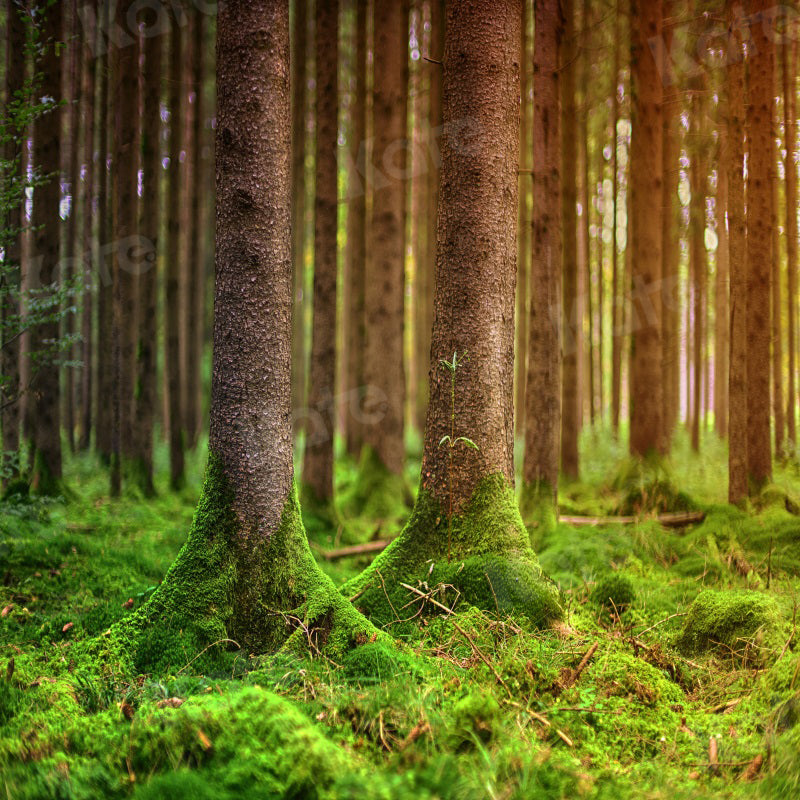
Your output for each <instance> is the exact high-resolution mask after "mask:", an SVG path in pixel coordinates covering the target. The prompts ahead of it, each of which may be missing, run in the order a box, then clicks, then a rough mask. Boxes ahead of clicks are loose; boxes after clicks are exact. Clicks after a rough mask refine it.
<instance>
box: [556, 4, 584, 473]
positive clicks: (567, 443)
mask: <svg viewBox="0 0 800 800" xmlns="http://www.w3.org/2000/svg"><path fill="white" fill-rule="evenodd" d="M562 7H563V13H564V19H565V23H566V26H565V29H564V37H563V39H562V45H563V46H562V52H561V54H560V64H561V67H560V69H561V70H562V80H561V120H562V128H561V135H562V144H561V147H562V151H561V180H562V206H561V230H562V237H563V239H562V245H563V250H562V269H563V286H562V290H563V301H562V303H563V310H562V315H563V317H562V320H563V322H562V324H563V331H562V336H563V363H562V369H563V371H562V383H561V392H562V394H561V471H562V472H563V473H564V475H565V476H566V477H567V478H570V479H574V478H577V477H578V432H579V430H580V427H581V416H582V414H581V407H580V392H579V385H578V372H579V370H578V354H579V352H580V342H579V337H581V338H582V330H581V329H582V324H581V315H580V308H579V305H580V304H579V298H578V219H577V212H576V204H577V200H578V186H577V179H576V175H575V167H576V164H577V163H578V140H577V136H578V130H577V127H578V126H577V122H576V114H575V58H576V51H577V42H576V34H575V11H574V4H573V0H564V3H563V6H562Z"/></svg>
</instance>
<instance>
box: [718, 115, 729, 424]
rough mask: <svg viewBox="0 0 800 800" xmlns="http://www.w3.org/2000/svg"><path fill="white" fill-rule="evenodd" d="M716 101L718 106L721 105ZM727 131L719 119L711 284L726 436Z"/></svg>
mask: <svg viewBox="0 0 800 800" xmlns="http://www.w3.org/2000/svg"><path fill="white" fill-rule="evenodd" d="M724 102H725V101H724V100H720V105H721V106H722V105H723V104H724ZM728 171H729V167H728V130H727V120H726V119H720V120H719V139H718V145H717V197H716V208H715V212H716V228H717V253H716V276H715V283H714V429H715V431H716V433H717V436H719V437H720V438H725V437H726V436H727V435H728V357H729V352H730V336H729V332H730V310H729V302H728V287H729V283H730V278H729V263H730V260H729V251H728V228H727V222H726V212H727V209H728Z"/></svg>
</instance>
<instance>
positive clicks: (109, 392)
mask: <svg viewBox="0 0 800 800" xmlns="http://www.w3.org/2000/svg"><path fill="white" fill-rule="evenodd" d="M99 5H100V14H101V17H100V26H101V31H102V30H108V25H109V4H108V3H103V2H100V3H99ZM103 26H105V27H103ZM100 35H102V33H101V34H100ZM110 61H111V59H110V58H109V51H108V49H104V51H103V52H102V53H101V55H100V59H99V62H98V66H97V70H98V75H99V76H100V91H99V102H98V106H99V108H98V114H97V119H98V128H99V146H98V157H97V164H98V171H99V174H98V181H97V182H98V185H97V206H98V210H97V227H98V230H97V242H98V245H99V252H98V262H97V271H96V277H97V382H96V386H97V392H96V398H95V408H96V409H97V415H96V417H95V425H96V434H95V446H96V447H97V450H98V452H99V453H100V455H101V457H102V458H103V459H104V460H105V461H110V460H111V402H110V401H111V398H112V396H113V394H114V371H113V366H112V361H113V348H112V334H111V328H112V315H113V308H112V306H113V289H114V287H113V284H112V281H111V264H110V262H111V259H110V254H109V253H108V250H107V249H106V245H108V244H109V243H110V241H111V172H110V170H109V158H110V156H111V148H110V141H111V127H112V126H111V109H110V103H109V83H110V81H109V75H108V73H109V69H108V68H109V64H110Z"/></svg>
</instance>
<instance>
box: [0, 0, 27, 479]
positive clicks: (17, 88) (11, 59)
mask: <svg viewBox="0 0 800 800" xmlns="http://www.w3.org/2000/svg"><path fill="white" fill-rule="evenodd" d="M21 14H22V11H21V9H19V7H18V6H17V4H16V2H14V0H7V3H6V75H5V83H6V85H5V90H6V103H8V101H9V100H10V99H11V98H12V97H14V96H15V95H16V94H17V92H21V91H22V89H23V86H24V83H25V64H26V59H25V55H24V54H25V25H24V22H23V18H22V16H21ZM13 133H14V136H11V137H9V138H8V139H7V141H6V143H5V147H4V152H3V157H4V158H5V160H6V162H7V163H8V164H9V165H10V166H11V165H13V169H14V172H15V174H14V176H13V179H14V180H16V181H19V182H20V185H23V181H24V180H25V162H24V159H23V146H24V144H23V143H24V140H25V138H26V136H25V131H24V130H15V131H13ZM9 177H11V175H9ZM23 207H24V201H23V202H20V203H18V204H15V205H14V206H12V208H11V209H10V210H9V214H8V216H7V217H6V219H5V220H4V223H5V226H6V229H7V230H8V231H12V232H14V231H15V233H12V234H11V236H10V237H9V238H7V239H6V240H5V253H4V255H3V257H4V261H5V265H4V266H5V269H6V275H7V276H8V277H9V278H10V279H11V282H12V285H11V286H9V287H8V288H9V290H10V292H9V293H6V292H4V293H3V307H2V320H3V323H4V324H3V326H2V330H3V332H4V336H3V339H4V341H3V342H2V348H0V357H1V359H2V360H0V374H2V375H3V377H4V379H5V383H4V384H3V385H2V392H0V406H1V407H2V411H1V412H0V424H2V428H3V439H2V447H0V450H2V453H0V456H1V457H2V463H0V474H1V475H2V476H4V477H9V478H10V477H13V476H14V475H16V474H17V471H18V462H17V456H18V454H19V444H20V441H19V427H20V390H21V383H20V340H19V338H18V337H16V336H14V335H13V334H12V335H11V336H7V335H5V334H7V333H11V331H12V330H13V328H14V327H16V325H14V324H13V323H12V320H14V319H17V318H18V316H19V314H20V311H21V309H20V304H19V300H18V298H17V297H15V296H14V294H13V293H14V292H16V291H18V290H19V288H20V285H21V279H22V269H21V267H22V221H23V214H22V209H23Z"/></svg>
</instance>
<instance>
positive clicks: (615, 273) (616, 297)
mask: <svg viewBox="0 0 800 800" xmlns="http://www.w3.org/2000/svg"><path fill="white" fill-rule="evenodd" d="M619 5H620V0H615V8H614V62H613V67H612V75H611V78H612V81H611V119H612V120H613V131H612V134H613V137H614V139H613V152H612V155H611V158H612V164H613V169H614V174H613V176H612V186H613V192H614V198H613V202H614V227H613V230H612V232H611V429H612V431H613V432H614V436H617V435H619V412H620V402H621V399H622V390H621V387H622V341H623V335H622V328H623V321H624V314H623V310H624V305H623V303H624V301H623V297H622V293H621V291H620V287H621V286H624V282H623V281H620V275H619V272H620V265H619V244H620V242H619V222H618V210H619V144H620V143H619V134H618V132H617V125H618V124H619V81H620V74H619V60H620V47H621V43H620V39H621V37H622V31H621V27H622V26H621V25H620V17H621V11H620V7H619Z"/></svg>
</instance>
